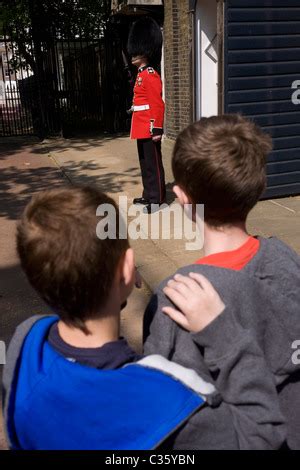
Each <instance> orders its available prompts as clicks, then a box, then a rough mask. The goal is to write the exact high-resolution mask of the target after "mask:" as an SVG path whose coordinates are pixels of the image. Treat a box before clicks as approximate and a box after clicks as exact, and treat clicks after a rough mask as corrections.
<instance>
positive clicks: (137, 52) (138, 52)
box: [127, 16, 163, 66]
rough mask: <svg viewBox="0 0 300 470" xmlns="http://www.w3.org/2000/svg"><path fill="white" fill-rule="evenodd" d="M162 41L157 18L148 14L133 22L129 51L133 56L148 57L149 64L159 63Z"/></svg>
mask: <svg viewBox="0 0 300 470" xmlns="http://www.w3.org/2000/svg"><path fill="white" fill-rule="evenodd" d="M162 41H163V38H162V33H161V30H160V27H159V26H158V24H157V23H156V21H155V20H153V19H152V18H150V17H148V16H146V17H143V18H141V19H139V20H137V21H136V22H135V23H133V25H132V27H131V29H130V31H129V36H128V42H127V51H128V54H129V55H130V56H131V57H135V56H143V57H146V58H147V59H148V63H149V65H153V66H154V65H159V64H160V61H161V49H162Z"/></svg>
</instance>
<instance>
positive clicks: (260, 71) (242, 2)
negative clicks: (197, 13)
mask: <svg viewBox="0 0 300 470" xmlns="http://www.w3.org/2000/svg"><path fill="white" fill-rule="evenodd" d="M224 21H225V31H224V40H225V43H224V69H225V70H224V110H225V112H226V113H236V112H240V113H242V114H244V115H246V116H248V117H249V118H251V119H253V120H254V121H255V122H257V123H258V124H260V125H261V126H262V127H263V128H264V129H265V131H267V132H269V133H270V134H271V135H272V137H273V138H274V151H273V152H272V154H271V156H270V157H269V160H268V164H267V173H268V189H267V192H266V194H265V195H264V197H276V196H285V195H292V194H299V193H300V105H295V104H293V103H292V94H293V92H294V91H295V90H292V83H293V82H294V81H296V80H300V0H265V1H264V0H225V16H224Z"/></svg>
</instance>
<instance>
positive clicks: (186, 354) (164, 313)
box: [144, 115, 300, 448]
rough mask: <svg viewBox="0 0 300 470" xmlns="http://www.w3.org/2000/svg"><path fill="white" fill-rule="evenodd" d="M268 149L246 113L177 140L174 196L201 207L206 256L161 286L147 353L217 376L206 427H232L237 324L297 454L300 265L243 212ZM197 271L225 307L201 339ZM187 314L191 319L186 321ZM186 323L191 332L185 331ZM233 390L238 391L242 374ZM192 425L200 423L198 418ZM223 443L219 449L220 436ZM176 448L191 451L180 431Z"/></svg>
mask: <svg viewBox="0 0 300 470" xmlns="http://www.w3.org/2000/svg"><path fill="white" fill-rule="evenodd" d="M270 150H271V139H270V137H269V136H268V135H266V134H264V133H263V132H262V130H261V129H260V128H258V127H257V126H256V125H255V124H254V123H253V122H250V121H249V120H247V119H245V118H244V117H242V116H240V115H224V116H219V117H211V118H204V119H201V121H199V122H196V123H194V124H192V125H190V126H189V127H187V128H186V129H185V130H184V131H183V132H181V134H180V135H179V136H178V138H177V141H176V144H175V147H174V152H173V160H172V168H173V173H174V177H175V182H176V186H175V187H174V192H175V194H176V195H177V197H178V199H179V202H180V204H181V205H183V206H184V205H185V204H192V205H193V206H194V216H195V214H196V212H197V209H196V205H197V204H204V214H205V215H204V257H202V258H200V259H198V260H196V261H195V264H193V265H190V266H186V267H183V268H181V269H179V270H178V272H177V274H176V275H175V277H173V276H172V277H171V278H168V279H166V280H165V281H164V282H163V283H162V284H161V285H160V286H159V287H158V288H157V290H156V292H155V293H154V295H153V297H152V299H151V301H150V303H149V305H148V307H147V310H146V313H145V321H144V336H145V339H146V342H145V352H146V354H151V352H152V351H154V350H155V351H157V352H158V353H160V354H162V355H164V356H165V357H167V358H168V359H170V360H174V361H176V362H178V363H180V364H183V365H185V366H186V367H192V368H194V369H195V370H196V371H197V372H198V373H201V375H202V376H205V377H207V378H208V377H210V378H213V380H214V383H215V386H216V388H217V389H218V391H219V392H220V393H221V395H222V396H223V398H224V400H223V402H222V404H221V406H220V407H219V409H218V412H215V413H214V415H213V416H210V414H209V413H207V421H206V423H204V422H203V418H204V417H203V414H202V416H201V418H202V421H201V426H202V428H203V426H204V428H207V429H212V428H214V426H215V425H216V422H215V421H214V418H215V417H216V416H218V415H219V421H221V422H223V421H224V422H225V421H226V413H227V410H226V406H225V405H226V397H228V391H229V390H228V383H229V380H228V378H229V377H230V374H231V366H232V364H233V362H232V354H231V351H232V350H235V351H238V349H239V347H240V346H241V344H243V343H242V342H241V340H240V335H239V334H238V330H237V328H238V327H242V328H243V329H244V331H251V332H252V333H253V334H254V336H255V338H256V340H257V341H258V344H259V346H260V348H261V350H262V352H263V355H264V357H265V360H266V365H267V368H268V369H269V370H270V371H271V372H272V374H273V377H274V379H273V380H274V384H275V385H276V387H277V392H278V394H279V400H280V405H281V409H282V411H283V413H284V416H285V419H286V421H287V428H288V436H287V443H288V445H289V446H290V447H291V448H300V366H299V365H298V364H295V363H293V360H292V356H293V349H292V345H293V343H294V341H295V340H297V339H299V338H300V313H299V312H300V289H299V286H300V259H299V256H298V255H297V254H296V253H295V252H294V251H293V250H291V249H290V248H289V247H288V246H286V245H285V244H284V243H282V242H281V241H279V240H277V239H276V238H269V239H265V238H262V237H253V236H251V235H249V233H248V232H247V228H246V221H247V216H248V214H249V212H250V210H251V209H252V208H253V207H254V206H255V204H256V203H257V202H258V200H259V198H260V197H261V195H262V193H263V191H264V189H265V186H266V158H267V155H268V153H269V152H270ZM195 218H196V216H195ZM197 273H198V274H202V275H205V276H206V277H207V278H208V279H209V280H210V281H211V282H212V284H213V285H214V287H215V288H216V290H217V291H218V293H219V294H220V295H221V297H222V299H223V300H224V302H225V304H226V305H227V310H226V312H224V313H223V314H222V315H220V316H219V317H217V318H215V319H212V320H211V322H210V323H205V325H204V326H203V328H202V331H201V332H200V333H199V330H198V329H197V328H198V326H199V324H202V323H203V320H202V319H201V316H202V312H201V310H199V309H198V311H197V292H198V294H199V292H201V291H199V285H197V283H196V280H195V275H197ZM191 302H192V304H191ZM186 315H189V316H191V315H192V318H193V320H191V318H190V320H189V322H187V318H186ZM173 320H174V321H176V322H177V323H178V325H179V326H177V325H176V324H175V323H174V321H173ZM190 321H192V323H193V327H192V328H190V327H189V331H186V329H187V325H188V324H189V326H190ZM199 322H200V323H199ZM150 325H151V326H150ZM149 328H150V330H149ZM190 331H192V334H191V333H190ZM149 333H150V334H149ZM236 357H238V353H237V356H236ZM248 372H249V371H248V370H247V368H245V371H244V373H245V374H247V373H248ZM235 386H236V393H237V394H238V393H240V390H239V377H238V376H237V377H236V384H235ZM261 387H262V388H263V383H261ZM222 408H223V409H222ZM189 425H190V426H194V427H197V426H199V422H198V417H197V416H195V417H194V418H192V420H191V421H190V422H189ZM206 435H207V434H206V433H203V434H202V435H201V436H200V440H199V441H198V442H199V445H200V446H205V447H206V446H208V448H210V445H211V446H213V445H215V442H214V443H213V444H210V443H209V442H207V441H203V440H202V437H203V438H204V439H205V436H206ZM218 437H219V438H220V444H219V445H220V446H221V445H222V443H223V444H224V440H222V437H221V435H219V434H216V439H218ZM226 438H227V444H226V447H230V445H234V442H235V440H236V435H235V434H234V433H232V434H231V433H230V432H228V433H227V436H226ZM176 445H177V446H184V445H185V441H184V436H183V435H181V436H178V440H177V442H176Z"/></svg>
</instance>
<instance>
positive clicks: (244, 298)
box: [144, 238, 300, 449]
mask: <svg viewBox="0 0 300 470" xmlns="http://www.w3.org/2000/svg"><path fill="white" fill-rule="evenodd" d="M259 239H260V249H259V251H258V253H257V254H256V256H255V257H254V258H253V259H252V260H251V261H250V263H249V264H248V265H247V266H246V267H245V268H244V269H243V270H241V271H233V270H230V269H223V268H218V267H213V266H207V265H190V266H186V267H183V268H181V269H179V270H178V273H181V274H183V275H188V273H190V272H197V273H201V274H203V275H204V276H206V277H207V278H208V279H209V280H210V281H211V282H212V284H213V285H214V287H215V288H216V290H217V291H218V292H219V294H220V296H221V297H222V299H223V301H224V303H225V305H226V309H225V311H224V312H223V313H222V314H221V315H220V316H219V317H218V318H216V319H215V320H214V321H213V322H212V323H211V324H210V325H209V326H208V327H206V328H205V329H204V330H203V331H201V332H200V333H196V334H191V333H189V332H187V331H185V330H184V329H182V328H181V327H180V326H178V325H177V324H175V323H174V322H173V321H172V320H171V319H170V318H169V317H168V316H166V315H165V314H163V313H162V307H163V306H167V305H171V302H170V301H169V300H168V299H167V298H166V296H165V295H164V293H163V290H162V289H163V288H164V286H165V285H166V284H167V282H168V280H169V279H170V278H168V279H166V280H165V281H163V282H162V283H161V284H160V285H159V286H158V288H157V289H156V291H155V292H154V294H153V296H152V298H151V300H150V303H149V305H148V307H147V309H146V312H145V319H144V339H145V345H144V351H145V354H153V353H154V351H155V352H156V353H157V354H161V355H163V356H165V357H166V358H168V359H170V360H173V361H175V362H178V363H179V364H182V365H184V366H185V367H191V368H193V369H195V370H196V371H197V372H198V373H199V374H200V375H201V376H202V377H204V378H205V377H206V378H207V379H209V380H211V379H213V381H214V384H215V386H216V388H217V390H218V392H219V393H220V395H221V396H222V398H223V401H222V403H221V404H220V405H219V406H218V407H216V408H206V409H205V410H203V413H201V414H200V413H199V414H197V415H195V416H194V417H193V418H192V419H191V420H190V421H189V423H188V424H187V425H186V427H185V429H184V430H182V432H181V433H180V434H178V436H177V437H176V438H175V442H174V447H175V448H176V449H245V448H252V449H256V448H261V447H260V445H259V444H260V440H259V436H260V433H261V430H262V429H263V420H262V422H261V424H259V417H257V416H256V418H255V419H253V415H252V413H256V412H257V407H255V406H254V405H255V403H257V402H258V401H259V400H260V393H264V392H265V391H266V387H268V383H269V380H270V374H271V376H272V381H273V387H274V390H275V391H276V395H275V396H274V395H272V394H270V395H269V400H268V403H266V406H272V407H273V409H274V412H275V410H276V409H277V406H278V404H279V406H280V410H281V412H282V413H283V415H284V418H285V421H286V426H287V444H288V446H289V447H290V448H292V449H300V364H298V363H297V362H299V361H295V360H293V359H294V356H293V353H294V352H295V351H294V350H293V344H294V342H295V341H297V340H300V257H299V256H298V255H297V253H295V252H294V251H293V250H292V249H290V248H289V247H288V246H286V245H285V244H284V243H282V242H281V241H279V240H277V239H276V238H270V239H264V238H259ZM172 277H173V276H172ZM199 314H201V312H199ZM247 336H248V341H249V342H248V345H249V356H248V360H247V357H246V356H245V341H246V338H247ZM250 338H252V340H253V343H252V344H251V339H250ZM255 344H257V349H256V352H254V350H253V347H254V345H255ZM242 350H243V353H242ZM239 351H240V352H239ZM255 354H256V355H257V357H259V355H260V354H262V355H263V358H264V362H261V361H260V363H259V364H257V368H256V371H255V370H254V369H253V365H251V366H250V364H251V361H250V358H252V361H253V355H255ZM239 360H242V361H243V364H244V366H243V369H242V371H241V369H239V373H238V374H235V373H234V367H233V366H234V364H236V362H237V361H239ZM252 364H253V363H252ZM244 375H245V376H247V377H248V379H249V377H252V385H253V386H252V387H251V380H250V381H249V380H248V383H247V382H246V381H245V376H244ZM262 377H263V379H262ZM254 385H255V386H254ZM233 403H235V406H232V404H233ZM240 409H244V410H247V412H248V417H247V418H246V419H244V418H245V416H243V419H242V420H241V413H240ZM246 414H247V413H246ZM274 418H275V416H274ZM275 429H276V426H275V425H274V430H275ZM273 448H274V447H273Z"/></svg>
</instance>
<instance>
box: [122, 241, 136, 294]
mask: <svg viewBox="0 0 300 470" xmlns="http://www.w3.org/2000/svg"><path fill="white" fill-rule="evenodd" d="M121 269H122V272H121V277H122V280H123V283H124V284H125V285H126V286H129V285H131V284H132V283H133V282H134V279H135V262H134V251H133V249H132V248H128V249H127V250H126V251H125V254H124V258H123V263H122V268H121Z"/></svg>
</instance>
